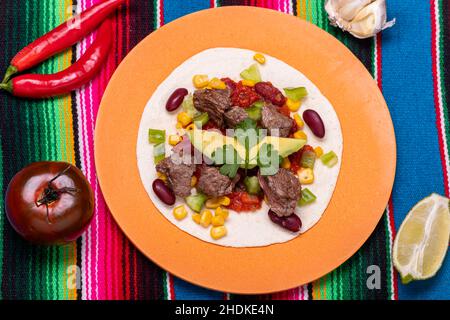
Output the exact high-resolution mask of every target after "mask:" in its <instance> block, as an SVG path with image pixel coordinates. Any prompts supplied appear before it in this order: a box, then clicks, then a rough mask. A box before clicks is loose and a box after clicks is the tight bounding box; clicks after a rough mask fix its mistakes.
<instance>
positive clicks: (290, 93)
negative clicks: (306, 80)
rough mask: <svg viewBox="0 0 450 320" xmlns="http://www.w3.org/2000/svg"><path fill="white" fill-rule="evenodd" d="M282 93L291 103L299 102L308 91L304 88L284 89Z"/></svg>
mask: <svg viewBox="0 0 450 320" xmlns="http://www.w3.org/2000/svg"><path fill="white" fill-rule="evenodd" d="M284 93H285V94H286V97H288V98H289V99H291V100H293V101H300V100H302V99H303V98H304V97H306V96H307V95H308V91H306V88H305V87H298V88H284Z"/></svg>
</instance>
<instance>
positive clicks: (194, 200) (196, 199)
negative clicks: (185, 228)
mask: <svg viewBox="0 0 450 320" xmlns="http://www.w3.org/2000/svg"><path fill="white" fill-rule="evenodd" d="M207 199H208V197H207V196H205V195H204V194H202V193H197V194H195V195H190V196H187V197H186V204H187V205H188V207H189V208H191V209H192V210H194V211H195V212H200V211H201V210H202V208H203V205H204V204H205V202H206V200H207Z"/></svg>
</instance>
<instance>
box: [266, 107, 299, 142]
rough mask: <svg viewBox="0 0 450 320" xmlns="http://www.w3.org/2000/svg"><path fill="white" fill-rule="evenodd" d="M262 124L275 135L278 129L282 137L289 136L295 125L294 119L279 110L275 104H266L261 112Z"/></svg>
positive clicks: (270, 133)
mask: <svg viewBox="0 0 450 320" xmlns="http://www.w3.org/2000/svg"><path fill="white" fill-rule="evenodd" d="M261 116H262V117H261V125H262V126H263V127H264V128H266V129H267V130H268V134H269V135H275V131H274V129H278V130H279V131H278V132H279V136H280V137H287V136H288V135H289V132H290V131H291V128H292V126H293V125H294V120H292V119H291V118H289V117H287V116H285V115H284V114H282V113H280V112H278V110H277V108H276V107H274V106H273V105H270V104H269V105H265V106H264V107H263V109H262V112H261Z"/></svg>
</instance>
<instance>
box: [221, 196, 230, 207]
mask: <svg viewBox="0 0 450 320" xmlns="http://www.w3.org/2000/svg"><path fill="white" fill-rule="evenodd" d="M219 202H220V204H221V205H223V206H224V207H228V206H229V205H230V203H231V199H230V198H228V197H226V196H223V197H220V200H219Z"/></svg>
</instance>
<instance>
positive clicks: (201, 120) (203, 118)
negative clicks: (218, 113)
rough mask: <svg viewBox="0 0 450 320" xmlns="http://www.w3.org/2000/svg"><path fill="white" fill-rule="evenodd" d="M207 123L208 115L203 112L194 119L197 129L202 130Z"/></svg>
mask: <svg viewBox="0 0 450 320" xmlns="http://www.w3.org/2000/svg"><path fill="white" fill-rule="evenodd" d="M208 121H209V115H208V114H207V113H206V112H204V113H202V114H200V115H198V116H196V117H195V118H194V124H195V126H196V127H197V128H199V129H200V128H202V127H203V126H204V125H205V124H206V123H207V122H208Z"/></svg>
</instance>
